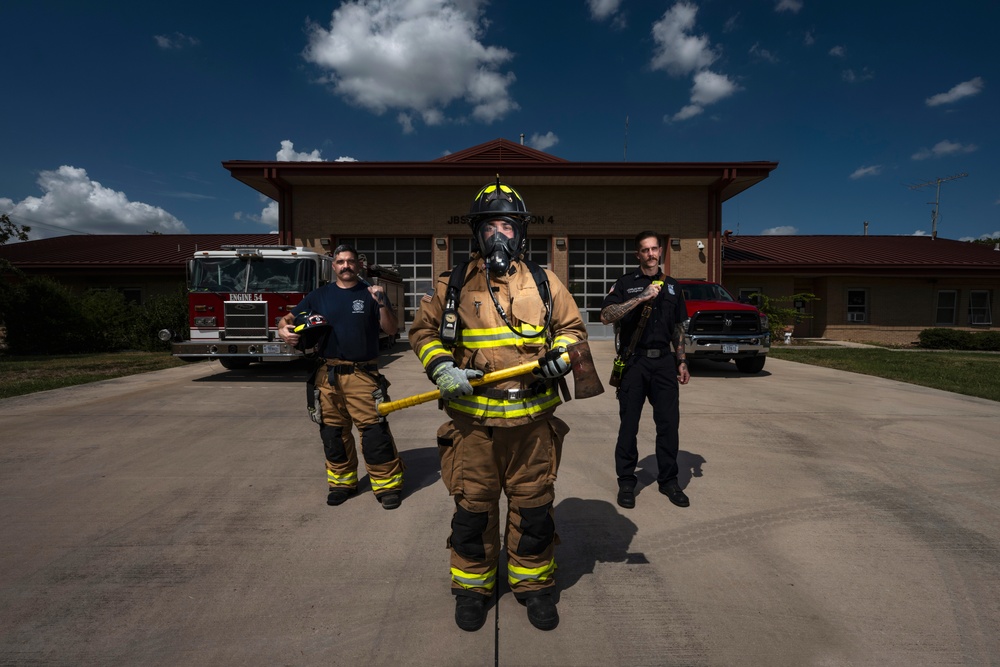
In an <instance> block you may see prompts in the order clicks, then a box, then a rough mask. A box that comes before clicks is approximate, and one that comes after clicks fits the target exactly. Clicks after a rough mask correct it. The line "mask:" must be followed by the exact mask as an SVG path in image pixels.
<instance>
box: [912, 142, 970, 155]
mask: <svg viewBox="0 0 1000 667" xmlns="http://www.w3.org/2000/svg"><path fill="white" fill-rule="evenodd" d="M977 150H979V146H977V145H975V144H960V143H958V142H955V141H948V140H947V139H945V140H944V141H939V142H937V143H936V144H934V147H933V148H921V149H920V150H919V151H917V152H916V153H914V154H913V155H912V156H911V157H912V158H913V159H914V160H926V159H928V158H936V157H945V156H948V155H961V154H963V153H974V152H975V151H977Z"/></svg>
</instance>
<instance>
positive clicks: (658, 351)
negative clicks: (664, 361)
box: [635, 347, 670, 359]
mask: <svg viewBox="0 0 1000 667" xmlns="http://www.w3.org/2000/svg"><path fill="white" fill-rule="evenodd" d="M668 354H670V348H666V347H651V348H648V349H643V348H638V349H636V351H635V355H636V356H639V357H649V358H650V359H658V358H659V357H665V356H667V355H668Z"/></svg>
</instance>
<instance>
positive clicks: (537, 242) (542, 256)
mask: <svg viewBox="0 0 1000 667" xmlns="http://www.w3.org/2000/svg"><path fill="white" fill-rule="evenodd" d="M551 245H552V244H551V240H550V239H549V238H548V237H543V238H531V237H530V236H529V237H528V247H527V248H526V250H525V253H524V258H525V259H527V260H529V261H532V262H534V263H535V264H538V265H539V266H542V267H544V268H546V269H548V268H551V267H550V265H549V263H550V261H551V259H550V257H551V253H550V250H549V249H550V247H551ZM449 247H450V249H451V250H450V255H449V261H450V262H451V263H450V265H449V267H448V268H451V267H452V266H455V265H456V264H458V263H459V262H467V261H469V255H470V254H471V253H472V239H471V238H470V237H468V236H464V237H462V236H460V237H458V238H455V237H452V239H451V242H450V243H449Z"/></svg>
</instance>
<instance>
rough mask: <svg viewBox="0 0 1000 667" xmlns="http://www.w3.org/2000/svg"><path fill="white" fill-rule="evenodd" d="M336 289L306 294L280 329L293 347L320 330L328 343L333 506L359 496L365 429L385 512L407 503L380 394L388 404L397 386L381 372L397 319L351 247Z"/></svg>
mask: <svg viewBox="0 0 1000 667" xmlns="http://www.w3.org/2000/svg"><path fill="white" fill-rule="evenodd" d="M333 266H334V270H335V271H336V273H337V280H336V282H333V283H330V284H328V285H324V286H323V287H320V288H318V289H315V290H313V291H312V292H310V293H309V294H307V295H306V297H305V298H304V299H302V302H301V303H300V304H299V305H298V306H297V307H295V308H294V309H293V310H292V312H290V313H288V314H287V315H285V316H284V317H283V318H282V320H281V323H280V324H279V326H278V335H279V336H280V337H281V338H282V340H284V341H285V342H286V343H288V344H289V345H293V346H296V345H301V344H302V343H303V342H304V341H305V338H304V336H306V335H307V334H309V333H310V329H311V327H313V326H314V325H316V324H318V325H320V326H321V327H322V331H323V332H324V336H323V337H321V338H320V339H319V340H317V341H309V344H310V345H313V344H316V345H317V350H318V354H319V356H320V358H319V359H318V363H319V364H320V365H319V367H318V369H317V370H316V374H315V377H314V378H313V381H314V382H315V386H316V390H317V391H318V393H319V402H318V407H319V412H320V417H319V418H318V419H315V418H314V421H319V422H320V427H319V434H320V438H321V439H322V440H323V449H324V452H325V454H326V473H327V481H328V482H329V487H330V489H329V494H328V495H327V498H326V503H327V504H328V505H340V504H341V503H343V502H344V501H345V500H347V499H348V498H350V497H351V496H352V495H354V494H355V493H357V489H358V456H357V452H356V449H355V445H354V436H353V434H352V433H351V426H352V424H353V425H354V426H357V428H358V432H359V433H360V437H361V451H362V454H363V455H364V459H365V467H366V468H367V469H368V478H369V480H370V481H371V486H372V492H373V493H374V494H375V498H376V499H377V500H378V501H379V502H380V503H382V507H383V508H385V509H387V510H391V509H396V508H397V507H399V506H400V504H401V503H402V494H401V492H402V488H403V462H402V460H400V458H399V452H398V451H397V450H396V443H395V441H394V440H393V437H392V433H391V432H390V431H389V424H388V422H387V421H386V419H385V417H382V416H380V415H379V414H378V411H377V409H376V403H375V398H374V393H377V392H378V391H381V392H382V395H383V397H385V391H386V388H387V387H388V386H389V383H388V382H387V381H386V380H385V378H384V377H383V376H382V375H381V374H380V373H379V369H378V334H379V332H378V330H379V327H381V328H382V330H383V331H385V332H386V333H392V332H394V331H395V330H396V326H397V318H396V313H395V311H394V310H393V304H391V303H389V300H388V298H387V297H386V294H385V289H384V288H383V287H382V286H376V285H368V284H366V283H363V282H362V281H361V280H360V278H359V277H358V253H357V251H356V250H355V249H354V248H353V247H351V246H349V245H340V246H337V248H336V249H335V250H334V251H333Z"/></svg>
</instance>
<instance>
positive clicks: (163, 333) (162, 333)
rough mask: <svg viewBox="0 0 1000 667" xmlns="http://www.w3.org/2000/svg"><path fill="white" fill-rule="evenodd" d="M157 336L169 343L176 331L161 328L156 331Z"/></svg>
mask: <svg viewBox="0 0 1000 667" xmlns="http://www.w3.org/2000/svg"><path fill="white" fill-rule="evenodd" d="M156 337H157V338H159V339H160V340H162V341H163V342H164V343H169V342H170V341H171V340H173V337H174V332H173V331H171V330H170V329H160V330H159V331H158V332H157V333H156Z"/></svg>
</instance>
